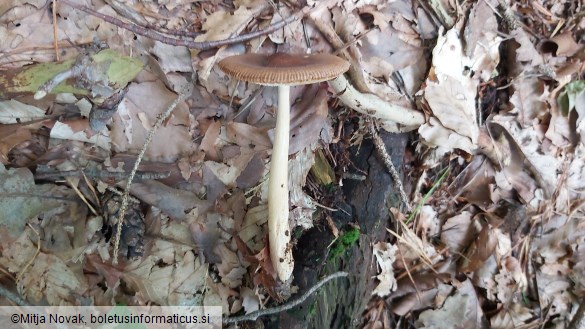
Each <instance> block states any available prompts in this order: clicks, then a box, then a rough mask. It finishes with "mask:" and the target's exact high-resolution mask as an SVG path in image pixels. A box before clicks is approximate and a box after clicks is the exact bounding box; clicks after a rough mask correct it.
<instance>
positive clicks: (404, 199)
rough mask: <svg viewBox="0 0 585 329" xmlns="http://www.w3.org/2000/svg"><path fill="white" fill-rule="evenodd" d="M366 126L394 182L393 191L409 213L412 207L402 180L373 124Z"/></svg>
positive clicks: (369, 123) (368, 123)
mask: <svg viewBox="0 0 585 329" xmlns="http://www.w3.org/2000/svg"><path fill="white" fill-rule="evenodd" d="M366 126H367V127H368V131H369V133H370V135H371V136H372V139H373V141H374V146H375V147H376V150H377V151H378V155H380V157H381V158H382V161H383V162H384V165H385V166H386V169H388V171H389V172H390V175H391V176H392V180H393V181H394V189H396V190H398V192H399V195H400V199H401V200H402V203H404V206H405V207H406V211H408V212H411V211H412V207H411V206H410V202H408V196H406V192H404V186H403V185H402V180H401V179H400V175H399V174H398V171H397V170H396V167H394V164H393V163H392V159H391V158H390V155H389V154H388V152H387V151H386V145H384V141H382V138H380V135H378V132H377V131H376V128H375V127H374V124H373V123H372V122H371V121H370V120H368V121H367V122H366Z"/></svg>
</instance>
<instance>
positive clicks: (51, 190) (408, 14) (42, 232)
mask: <svg viewBox="0 0 585 329" xmlns="http://www.w3.org/2000/svg"><path fill="white" fill-rule="evenodd" d="M76 3H79V4H82V5H85V6H88V7H90V8H92V9H94V10H96V11H98V12H100V13H103V14H106V15H110V16H114V17H120V16H126V18H128V19H129V20H131V21H133V22H134V23H136V24H141V25H144V26H148V27H149V28H151V29H156V30H157V31H167V32H168V31H171V30H183V31H188V32H189V33H191V34H192V35H194V36H195V40H196V41H203V42H204V41H211V40H221V39H226V38H230V37H234V36H236V35H238V34H242V33H244V32H249V31H253V30H261V29H262V28H265V27H266V26H268V25H270V24H272V23H275V22H277V21H279V20H280V18H281V17H280V16H282V17H287V16H290V15H293V14H295V13H296V12H297V11H298V8H292V7H291V8H289V7H287V6H284V7H277V8H278V9H279V10H278V13H275V14H269V13H271V12H272V7H271V6H270V3H269V2H264V1H258V0H254V1H234V2H233V3H231V2H230V3H229V4H228V5H227V6H226V4H222V3H220V2H218V1H210V2H203V3H201V2H193V1H182V2H172V3H171V2H158V3H157V2H152V1H142V2H139V3H124V4H121V3H118V2H115V1H106V3H105V4H100V5H94V4H92V3H91V2H89V1H85V0H81V1H76ZM309 5H315V3H313V2H310V3H309ZM43 6H45V3H44V2H38V1H27V2H26V3H24V4H23V3H21V2H18V1H8V2H6V3H3V4H2V5H0V20H1V22H2V25H1V26H0V35H1V36H2V38H0V39H1V40H2V41H1V42H0V53H1V54H2V55H0V68H1V70H2V74H1V75H2V77H3V78H1V79H0V85H2V86H4V87H7V88H2V89H3V91H2V94H1V97H2V100H1V103H0V120H1V121H0V122H1V123H2V126H0V155H1V156H2V157H1V161H2V164H3V166H2V167H1V170H0V182H2V184H1V185H2V186H1V189H2V191H1V195H0V202H1V203H2V206H1V207H0V209H2V210H1V216H0V218H2V221H1V222H0V234H1V235H2V239H1V240H0V241H1V242H0V266H1V268H2V273H3V274H2V275H3V276H6V277H7V278H9V279H10V280H12V284H13V288H14V289H15V290H16V291H17V292H18V293H19V294H20V295H21V296H22V297H24V298H26V299H27V300H29V301H30V302H39V301H41V300H43V301H46V302H48V303H49V304H52V305H62V304H85V303H94V304H96V305H103V304H112V303H119V302H124V303H127V304H146V303H157V304H160V305H222V308H223V313H224V315H234V314H241V313H251V312H255V311H257V310H261V309H264V308H266V307H267V306H268V305H270V303H271V300H274V301H277V302H280V301H283V300H285V299H287V298H288V297H289V296H290V295H292V294H294V293H295V289H296V288H295V287H294V286H291V284H290V282H288V283H286V282H285V283H283V282H278V280H277V279H276V273H275V271H274V267H273V264H271V262H270V256H269V252H270V251H269V250H268V248H267V246H266V239H267V227H266V225H267V224H266V216H267V207H266V200H267V185H266V182H267V175H268V167H269V161H270V153H271V147H272V127H274V122H275V111H276V91H275V88H271V87H264V88H261V87H258V86H254V85H251V84H246V83H235V82H234V81H231V80H229V79H228V78H227V77H226V76H225V75H224V74H223V73H222V72H220V70H219V69H217V67H216V65H215V64H216V63H217V62H218V61H219V60H221V59H222V58H224V57H226V56H229V55H232V54H239V53H242V52H244V51H245V49H249V50H251V51H253V52H259V53H272V52H274V49H275V48H276V47H279V50H280V51H290V52H297V53H303V52H306V50H307V48H310V50H311V51H312V52H334V51H335V50H338V49H339V48H343V49H341V50H340V53H341V54H342V56H343V57H345V58H346V59H348V60H349V61H350V62H351V63H352V69H351V70H350V72H349V73H348V76H349V77H350V79H351V80H350V81H351V83H353V85H354V87H355V89H356V90H357V92H359V93H362V94H371V95H373V96H375V97H377V99H379V100H382V101H384V102H388V103H392V104H395V105H398V106H400V107H401V108H405V109H409V110H413V111H421V112H422V113H424V116H425V120H424V123H423V124H421V125H420V126H417V127H401V126H400V125H397V124H396V123H392V122H388V121H387V120H386V121H384V120H382V121H381V122H379V124H380V126H381V127H383V128H385V129H387V130H393V131H404V130H412V129H416V132H417V133H418V134H415V137H414V139H415V142H414V145H415V148H416V153H415V157H414V158H415V160H413V162H412V164H411V165H410V166H409V168H410V172H407V174H408V175H405V177H413V178H415V179H414V180H413V182H412V184H411V185H412V191H411V193H410V197H411V200H412V202H413V204H416V203H417V202H418V203H420V205H421V207H420V208H418V209H420V211H419V212H417V213H415V214H414V217H413V218H414V220H412V221H407V220H406V218H410V217H409V215H410V214H406V213H402V212H401V211H400V210H399V209H394V210H393V215H394V216H393V217H394V219H395V221H397V222H395V223H396V224H395V225H394V227H388V230H389V235H388V239H387V240H386V241H374V243H373V244H372V252H373V254H374V255H376V266H377V268H378V269H379V272H378V274H377V276H376V277H375V278H373V279H372V280H374V282H375V289H374V290H373V295H374V296H373V297H372V300H371V301H370V304H369V306H368V308H367V309H366V310H365V312H364V318H363V319H362V320H363V323H362V327H364V328H384V327H387V328H389V327H394V326H393V325H391V324H390V322H392V321H394V324H395V323H401V324H402V327H425V328H443V327H449V328H470V327H475V328H488V327H492V328H515V327H526V328H531V327H534V328H536V327H539V326H546V327H555V328H564V327H569V322H570V320H571V318H572V317H573V316H575V315H576V316H579V314H581V313H583V312H585V310H582V309H583V307H581V308H580V307H579V296H582V293H583V287H584V284H585V282H583V280H582V279H581V278H583V277H585V275H584V273H583V271H584V270H585V263H584V262H583V255H582V252H583V249H584V248H585V245H584V244H583V243H584V241H585V239H584V232H585V228H584V227H583V224H582V218H583V207H582V205H583V191H584V188H585V177H584V176H585V169H584V168H585V163H584V162H583V159H584V158H585V146H584V145H585V139H584V138H583V136H585V120H583V117H584V115H585V87H584V83H583V59H584V57H583V48H584V46H583V39H582V32H583V29H584V28H585V26H584V25H583V20H579V19H578V17H580V16H582V13H581V14H579V10H581V11H582V8H581V9H578V8H579V7H578V4H577V2H575V1H570V0H567V1H556V2H555V1H546V0H541V1H534V2H532V3H530V4H527V3H524V2H510V1H495V0H488V1H479V2H467V3H458V4H454V3H453V2H448V1H441V2H436V3H433V5H432V6H429V5H427V4H425V5H423V4H421V3H417V4H414V3H413V4H411V3H410V2H408V1H392V2H387V1H341V0H337V1H327V2H325V4H324V6H323V7H320V8H319V9H317V10H315V12H314V13H312V14H309V15H308V16H309V19H308V20H307V21H306V22H304V23H300V22H298V21H297V22H293V23H291V24H290V25H288V26H286V27H284V28H282V29H280V30H278V31H276V32H273V33H271V34H268V35H263V36H259V37H258V38H256V39H253V40H251V41H247V42H246V43H244V44H242V43H235V44H232V45H226V46H222V47H220V48H218V49H217V50H197V49H191V50H189V49H187V48H186V47H182V46H172V45H166V44H163V43H160V42H159V41H153V40H151V39H149V38H148V37H145V36H136V38H134V34H133V33H132V32H131V31H128V30H125V29H123V28H121V27H117V26H115V25H112V24H110V23H107V22H104V21H102V20H101V19H99V18H97V17H93V16H91V15H86V14H85V13H83V12H81V11H79V10H76V9H74V8H71V7H69V6H67V5H65V4H60V5H59V8H58V9H57V10H58V15H57V21H55V22H53V21H52V18H51V15H47V10H46V8H45V7H43ZM53 27H55V30H53ZM54 31H55V34H54ZM55 37H56V39H57V40H56V44H57V45H58V46H59V58H60V59H61V60H69V61H70V62H67V63H69V64H62V63H61V64H59V63H57V60H56V56H55V49H54V47H55V45H54V44H53V41H52V40H54V38H55ZM94 40H99V42H98V43H99V44H103V45H107V47H108V48H110V49H111V50H112V51H114V54H115V56H118V57H116V58H118V59H115V60H125V61H128V60H130V61H131V62H128V63H133V64H132V65H138V67H143V69H142V71H141V72H139V73H138V70H136V72H133V71H132V72H129V73H128V75H127V76H123V77H122V78H121V80H119V79H118V78H115V77H113V76H111V75H110V73H109V72H108V69H107V65H105V64H101V65H92V64H91V63H92V60H91V58H92V56H95V53H96V51H95V50H92V47H95V45H93V46H92V43H94V42H97V41H94ZM98 53H99V52H98ZM71 63H81V64H80V65H81V68H82V70H84V71H83V72H84V74H85V75H84V74H81V75H75V76H73V78H72V80H68V81H67V82H66V84H68V83H74V84H73V85H59V86H56V87H55V89H54V92H55V94H56V95H52V94H49V95H47V96H46V97H45V98H44V99H35V98H33V95H34V94H35V92H36V91H37V89H38V88H43V87H39V86H42V85H43V83H46V81H47V79H51V78H52V75H54V74H56V73H58V72H60V71H61V70H66V69H67V67H68V66H67V65H72V64H71ZM83 63H86V64H83ZM138 63H141V64H138ZM28 64H31V65H28ZM38 65H40V66H38ZM43 65H44V66H43ZM84 65H85V66H84ZM69 67H71V66H69ZM28 70H41V71H42V72H45V71H43V70H47V72H52V73H49V74H48V75H47V76H46V78H45V80H44V81H42V82H39V81H32V80H31V81H29V82H27V84H25V85H24V86H25V88H24V89H22V88H21V89H19V90H16V89H14V88H13V87H14V86H15V85H14V84H11V82H10V81H11V80H8V79H6V77H8V76H11V77H18V76H21V77H23V76H25V74H26V72H27V71H28ZM51 70H53V71H51ZM193 71H195V72H196V73H197V79H196V81H195V83H196V88H195V91H194V93H193V95H191V96H190V97H189V98H188V99H187V101H185V102H183V103H181V104H179V106H178V108H177V109H176V110H174V112H173V114H172V116H171V117H170V118H169V119H168V120H166V121H165V122H164V123H163V125H162V127H160V129H158V130H157V132H156V135H155V137H154V139H153V143H152V144H151V145H150V146H149V147H148V148H147V150H146V154H145V156H144V161H143V162H142V163H141V165H140V167H139V169H140V170H141V171H140V174H139V175H138V178H137V179H136V182H135V183H134V184H133V185H132V188H131V195H132V196H133V197H135V198H136V199H134V201H132V202H134V203H136V204H139V205H140V207H138V208H137V209H140V210H139V213H140V216H139V222H140V223H142V222H143V223H144V227H145V231H144V232H143V233H140V232H138V231H136V230H138V228H130V229H128V230H127V233H126V234H128V236H136V234H138V236H142V235H140V234H143V237H142V239H143V240H144V241H143V242H144V246H143V248H144V250H143V255H141V256H140V257H137V258H136V259H122V261H121V263H119V264H115V265H114V264H112V259H111V257H112V255H111V249H112V248H111V245H110V244H111V243H112V242H111V239H112V237H111V236H109V235H108V234H105V233H104V232H103V227H104V223H105V222H106V221H107V218H106V214H107V212H108V211H109V210H112V209H106V211H104V210H103V209H102V206H103V205H104V204H108V203H107V202H106V201H107V200H106V199H104V195H105V192H106V190H109V191H110V192H108V193H114V192H112V190H113V191H117V193H120V192H119V191H118V190H117V189H119V187H121V186H124V182H125V179H126V178H127V175H128V174H129V173H130V170H131V167H132V165H133V163H134V161H136V157H137V155H138V153H139V152H140V150H141V148H142V146H143V145H144V142H145V140H146V138H147V134H148V131H149V130H150V128H151V126H152V124H153V123H154V122H155V121H156V120H157V118H158V115H160V113H161V112H162V111H163V110H164V108H165V107H166V106H167V104H169V103H170V102H172V101H173V99H174V98H175V97H176V92H177V91H179V90H180V86H181V85H182V84H184V83H185V82H187V81H188V79H189V76H190V75H191V73H193ZM31 72H32V71H31ZM19 74H20V75H19ZM8 87H9V88H8ZM72 87H73V88H72ZM10 88H12V89H10ZM48 91H51V90H48ZM112 91H119V92H123V93H122V94H121V95H122V96H121V101H120V102H117V104H116V105H115V106H114V107H115V113H113V115H112V116H111V121H110V120H109V118H110V117H109V116H106V117H104V118H105V119H103V120H104V122H103V123H101V124H100V125H91V124H90V122H89V121H88V116H90V113H91V112H92V111H95V110H96V109H97V110H99V109H100V106H101V105H103V104H104V103H103V101H104V98H107V97H108V96H110V95H111V93H112ZM65 92H67V94H65ZM291 95H292V99H293V100H297V101H295V102H293V107H292V115H291V128H292V129H291V132H290V136H291V146H290V149H289V153H290V161H291V162H292V163H293V164H296V165H294V166H291V168H292V169H291V170H290V171H289V176H290V182H291V200H290V203H291V225H292V227H300V228H302V229H308V228H310V227H312V226H313V225H314V216H315V214H320V213H321V212H320V211H319V212H317V211H316V210H317V208H318V207H320V206H322V205H321V204H320V203H319V202H321V201H322V200H320V199H319V198H318V196H317V197H316V196H315V194H314V193H307V191H308V190H307V189H306V188H305V187H306V186H308V185H309V184H311V182H310V177H311V176H310V175H309V171H310V170H311V167H312V166H313V163H315V152H318V153H317V154H319V157H320V158H319V161H322V158H323V156H322V153H321V151H322V150H328V145H330V144H332V143H336V142H338V141H337V140H336V138H335V136H337V135H336V134H335V132H334V129H333V128H334V127H335V125H336V124H339V123H338V120H339V119H337V118H336V117H335V116H332V115H330V114H331V113H333V111H331V108H332V107H335V106H337V105H339V103H338V102H333V101H332V98H334V97H335V93H334V92H332V89H331V88H330V87H329V86H328V85H327V84H317V85H313V86H307V87H295V88H293V89H292V91H291ZM17 96H18V97H17ZM64 99H68V101H66V102H63V100H64ZM372 114H374V116H377V117H379V118H380V117H381V118H387V115H385V114H383V113H382V114H379V113H372ZM92 127H93V128H95V127H99V129H97V131H94V130H93V129H92ZM360 134H363V135H365V134H366V132H365V131H358V132H356V135H354V136H353V137H352V138H355V140H361V139H362V138H363V136H359V135H360ZM325 158H326V159H331V158H329V156H327V157H325ZM319 165H320V166H321V165H322V164H321V162H319ZM447 167H449V168H450V172H451V173H450V174H449V176H448V178H447V179H446V180H445V182H441V183H440V184H436V183H437V182H440V180H439V175H440V173H441V172H442V170H443V169H445V168H447ZM65 172H67V173H68V174H67V176H66V175H65ZM153 174H154V175H162V176H161V178H156V179H149V175H153ZM120 175H122V176H120ZM141 175H142V176H141ZM124 176H126V177H124ZM141 177H142V178H141ZM307 177H309V178H307ZM332 182H333V181H332ZM435 184H436V185H435ZM311 190H314V189H311ZM429 191H433V192H432V193H429ZM427 193H429V194H427ZM24 204H26V207H24V206H23V205H24ZM16 209H19V210H22V209H25V210H26V211H16ZM113 210H114V211H115V209H113ZM139 226H140V225H139ZM139 233H140V234H139ZM133 234H134V235H133ZM41 237H43V238H41ZM128 239H129V238H128ZM49 241H50V242H49ZM127 241H130V240H127ZM300 247H301V248H302V246H300ZM3 282H4V281H3ZM580 312H581V313H580ZM581 316H583V315H581ZM404 319H408V321H405V322H404V321H403V320H404ZM407 322H410V324H405V323H407Z"/></svg>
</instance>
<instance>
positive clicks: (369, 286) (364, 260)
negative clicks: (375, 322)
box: [265, 132, 408, 329]
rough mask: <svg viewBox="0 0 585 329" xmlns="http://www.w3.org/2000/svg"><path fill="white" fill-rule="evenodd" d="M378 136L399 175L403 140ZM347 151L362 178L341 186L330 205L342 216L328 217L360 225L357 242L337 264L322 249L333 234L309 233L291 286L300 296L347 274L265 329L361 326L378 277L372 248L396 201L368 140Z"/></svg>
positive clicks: (325, 231)
mask: <svg viewBox="0 0 585 329" xmlns="http://www.w3.org/2000/svg"><path fill="white" fill-rule="evenodd" d="M380 137H382V139H383V140H384V143H385V144H386V148H387V150H388V153H389V154H390V155H391V156H392V161H393V163H394V165H395V166H396V168H398V170H399V171H400V169H401V168H402V157H403V155H404V150H405V148H406V142H407V140H408V135H407V134H389V133H384V132H381V133H380ZM350 151H351V154H352V161H353V162H354V164H355V165H356V166H357V167H358V168H359V169H361V170H363V171H364V172H366V173H367V177H366V179H365V180H363V181H358V180H345V181H344V182H343V184H344V186H343V194H344V202H343V203H339V204H336V205H335V206H336V207H337V208H341V209H343V210H344V211H336V212H332V213H331V216H332V217H333V220H334V222H335V224H336V225H337V227H340V228H341V227H344V226H345V225H346V224H348V223H350V222H352V223H354V224H357V225H359V228H360V232H361V234H360V238H359V241H358V243H357V244H356V245H355V246H354V247H353V248H351V249H350V250H348V251H347V252H346V253H345V254H344V255H342V256H341V257H340V258H338V259H337V260H336V261H327V247H328V246H329V244H330V243H331V241H332V240H333V235H332V234H331V232H330V231H329V230H328V229H327V228H325V227H323V226H316V227H314V228H313V229H311V230H308V231H307V232H305V233H304V234H303V235H302V236H301V238H300V239H299V241H298V243H297V246H296V248H295V253H294V257H295V262H296V266H295V270H294V277H295V281H294V284H295V285H297V286H299V291H300V293H302V292H303V291H306V290H307V289H308V288H309V287H311V286H313V285H314V284H315V283H316V282H317V281H318V280H319V278H321V277H323V276H325V275H327V274H330V273H333V272H336V271H347V272H348V273H349V278H348V279H345V278H343V279H338V280H333V281H332V282H330V283H328V284H327V285H325V287H324V288H322V289H321V290H320V291H319V292H318V293H317V294H316V295H315V296H313V297H311V298H309V299H308V300H307V301H306V302H305V303H303V304H301V305H300V306H298V307H296V308H295V309H293V310H291V311H289V312H284V313H281V314H279V315H277V316H275V317H274V318H272V319H265V325H266V328H299V329H301V328H303V329H304V328H316V329H321V328H343V329H346V328H355V327H357V326H358V325H359V324H360V321H361V314H362V312H363V311H364V308H365V307H366V305H367V303H368V301H369V300H370V297H371V294H372V290H373V289H374V288H375V285H376V282H375V280H372V277H373V276H375V275H376V274H377V273H376V271H377V268H376V263H375V260H374V259H373V255H372V244H373V243H375V242H377V241H384V240H385V239H386V238H387V231H386V227H391V225H392V224H391V215H390V208H391V207H396V208H398V207H399V202H400V201H399V198H398V193H397V192H395V191H394V189H393V182H392V178H391V177H390V174H389V173H388V172H387V171H386V169H385V168H384V165H383V163H382V161H381V160H380V159H379V157H378V156H377V155H376V153H375V151H374V148H373V145H372V143H371V140H369V139H366V140H364V142H363V143H362V145H361V147H360V148H359V150H358V149H357V148H352V149H351V150H350ZM346 212H347V213H349V214H350V215H347V214H346Z"/></svg>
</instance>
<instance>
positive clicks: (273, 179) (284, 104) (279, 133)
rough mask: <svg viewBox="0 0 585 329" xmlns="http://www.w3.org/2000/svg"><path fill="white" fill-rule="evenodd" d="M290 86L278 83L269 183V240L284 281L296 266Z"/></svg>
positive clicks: (271, 251)
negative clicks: (290, 195) (290, 166)
mask: <svg viewBox="0 0 585 329" xmlns="http://www.w3.org/2000/svg"><path fill="white" fill-rule="evenodd" d="M289 98H290V87H289V86H282V85H281V86H278V113H277V114H276V128H275V129H274V143H273V147H272V159H271V160H270V178H269V182H268V241H269V244H270V255H271V256H270V257H271V259H272V264H273V265H274V267H275V269H276V273H277V274H278V277H279V278H280V280H281V281H286V280H288V278H289V277H290V276H291V274H292V270H293V267H294V263H293V258H292V251H291V250H290V248H289V247H288V245H289V242H290V235H291V234H290V229H289V226H288V145H289V130H290V129H289V126H290V99H289Z"/></svg>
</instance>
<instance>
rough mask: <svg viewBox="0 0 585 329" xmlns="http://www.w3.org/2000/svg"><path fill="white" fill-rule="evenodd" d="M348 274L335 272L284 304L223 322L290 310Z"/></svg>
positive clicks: (227, 322) (255, 317)
mask: <svg viewBox="0 0 585 329" xmlns="http://www.w3.org/2000/svg"><path fill="white" fill-rule="evenodd" d="M346 276H348V274H347V272H336V273H333V274H331V275H329V276H327V277H325V278H323V279H322V280H321V281H319V282H317V283H316V284H315V285H314V286H312V287H311V288H310V289H309V290H307V291H306V292H305V293H304V294H302V295H301V296H300V297H298V298H296V299H293V300H291V301H289V302H287V303H285V304H282V305H279V306H276V307H272V308H267V309H264V310H258V311H255V312H252V313H248V314H245V315H240V316H234V317H230V318H224V319H223V323H224V324H230V323H237V322H242V321H255V320H256V319H257V318H259V317H261V316H264V315H270V314H276V313H280V312H284V311H286V310H290V309H291V308H293V307H295V306H297V305H299V304H301V303H302V302H304V301H305V300H306V299H307V298H309V297H310V296H311V295H312V294H314V293H315V292H316V291H317V290H319V289H320V288H321V287H322V286H323V285H324V284H325V283H327V282H329V281H331V280H333V279H336V278H341V277H346Z"/></svg>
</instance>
